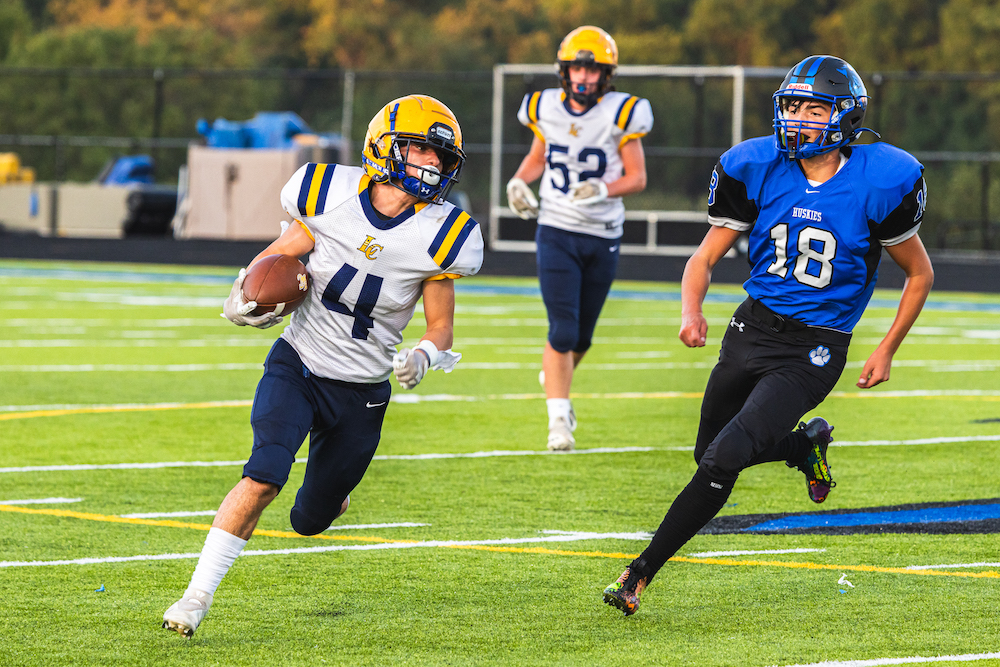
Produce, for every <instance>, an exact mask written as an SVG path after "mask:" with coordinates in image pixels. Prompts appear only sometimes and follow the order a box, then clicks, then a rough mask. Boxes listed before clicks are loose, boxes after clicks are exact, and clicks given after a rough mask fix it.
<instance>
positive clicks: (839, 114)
mask: <svg viewBox="0 0 1000 667" xmlns="http://www.w3.org/2000/svg"><path fill="white" fill-rule="evenodd" d="M773 98H774V135H773V136H768V137H760V138H757V139H750V140H748V141H744V142H743V143H741V144H738V145H737V146H735V147H733V148H731V149H730V150H728V151H726V153H725V154H724V155H723V156H722V157H721V158H720V160H719V163H718V164H717V165H716V167H715V171H714V172H713V173H712V179H711V183H710V186H709V196H708V214H709V222H711V223H712V227H711V228H710V229H709V231H708V233H707V234H706V236H705V239H704V241H703V242H702V244H701V246H700V247H699V248H698V250H697V251H696V252H695V254H694V255H693V256H692V257H691V259H690V260H689V261H688V263H687V266H686V267H685V269H684V278H683V281H682V284H681V298H682V313H681V328H680V339H681V341H682V342H683V343H684V344H685V345H687V346H688V347H701V346H703V345H705V336H706V333H707V331H708V325H707V323H706V321H705V316H704V315H703V314H702V303H703V302H704V299H705V295H706V293H707V291H708V286H709V282H710V280H711V274H712V268H713V267H714V266H715V265H716V263H717V262H718V261H719V259H720V258H722V256H723V255H725V254H726V252H727V251H728V250H729V249H730V248H732V247H733V244H734V243H736V240H737V239H738V238H739V236H740V234H742V233H744V232H749V235H750V246H749V259H750V265H751V270H750V279H749V280H747V282H746V283H744V288H745V289H746V291H747V293H748V294H749V298H748V299H747V300H746V301H744V302H743V304H742V305H740V306H739V308H737V309H736V313H735V314H734V315H733V317H732V320H730V322H729V326H727V327H726V331H725V335H724V336H723V339H722V352H721V354H720V356H719V362H718V364H717V365H716V366H715V368H714V370H713V371H712V374H711V376H710V377H709V380H708V386H707V387H706V389H705V396H704V400H703V402H702V407H701V423H700V424H699V427H698V439H697V441H696V443H695V452H694V458H695V462H696V463H697V465H698V469H697V471H696V472H695V474H694V477H693V479H692V480H691V482H690V483H689V484H688V485H687V486H686V487H685V488H684V489H683V490H682V491H681V492H680V494H679V495H678V496H677V498H676V500H674V502H673V504H672V505H671V506H670V509H669V511H668V512H667V515H666V517H665V518H664V519H663V522H662V523H661V524H660V527H659V528H658V529H657V531H656V534H655V535H653V539H652V541H651V542H650V544H649V546H648V547H646V550H645V551H643V552H642V554H641V555H640V556H639V557H638V558H636V559H635V560H633V561H632V563H631V564H630V565H629V566H628V567H627V568H625V572H624V573H623V574H622V576H621V577H620V578H619V579H618V581H617V582H615V583H613V584H611V585H610V586H608V587H607V589H605V591H604V601H605V602H606V603H608V604H610V605H613V606H615V607H617V608H618V609H621V610H622V611H623V612H625V615H626V616H627V615H630V614H633V613H635V611H636V609H637V608H638V606H639V596H640V594H641V593H642V591H643V589H644V588H645V587H646V586H648V585H649V582H650V581H651V580H652V579H653V577H654V576H656V573H657V572H658V571H659V570H660V568H661V567H663V565H664V563H666V561H667V559H668V558H670V557H671V556H672V555H674V553H676V552H677V550H678V549H680V548H681V546H683V545H684V544H685V543H686V542H687V541H688V540H689V539H691V537H692V536H694V534H695V533H697V532H698V531H699V530H700V529H701V528H702V527H703V526H704V525H705V524H707V523H708V522H709V521H710V520H711V519H712V517H714V516H715V515H716V513H718V511H719V510H720V509H722V507H723V505H725V503H726V500H727V499H728V498H729V494H730V492H731V491H732V489H733V485H734V484H735V483H736V479H737V477H738V476H739V474H740V472H741V471H742V470H744V469H745V468H747V467H749V466H752V465H757V464H759V463H766V462H768V461H785V462H786V465H788V466H789V467H792V468H798V469H799V470H800V471H802V472H803V473H805V477H806V488H807V491H808V493H809V498H810V499H811V500H812V501H813V502H816V503H821V502H823V501H824V500H825V499H826V497H827V494H828V493H829V492H830V489H831V488H832V487H833V486H834V482H833V479H832V476H831V473H830V467H829V464H828V463H827V459H826V451H827V446H828V445H829V443H830V441H831V440H832V439H833V438H832V437H831V432H832V431H833V427H832V426H830V425H829V424H828V423H827V422H826V420H824V419H823V418H822V417H814V418H812V419H810V420H809V421H808V422H807V423H799V427H798V429H797V430H795V431H793V430H792V429H793V428H794V427H795V424H796V423H798V422H799V420H800V419H801V418H802V417H803V415H805V414H806V413H808V412H809V411H811V410H813V409H814V408H815V407H816V406H817V405H819V404H820V403H821V402H822V401H823V399H825V398H826V396H827V394H829V393H830V391H831V390H832V389H833V387H834V385H835V384H836V383H837V380H838V378H839V377H840V374H841V372H842V371H843V370H844V364H845V362H846V361H847V348H848V344H849V343H850V340H851V331H852V329H853V328H854V325H855V324H857V322H858V320H859V319H860V318H861V315H862V313H863V312H864V310H865V307H866V306H867V305H868V301H869V299H870V298H871V295H872V290H873V289H874V288H875V282H876V279H877V271H878V264H879V260H880V259H881V255H882V249H883V248H884V249H885V250H886V252H888V253H889V256H890V257H891V258H892V259H893V261H895V262H896V264H898V265H899V266H900V267H901V268H902V269H903V271H904V272H905V273H906V283H905V285H904V287H903V292H902V296H901V299H900V303H899V307H898V310H897V312H896V317H895V319H894V321H893V323H892V325H891V326H890V327H889V331H888V332H887V334H886V335H885V337H884V338H883V339H882V341H881V342H880V343H879V345H878V346H877V347H876V348H875V351H874V352H873V353H872V354H871V356H869V357H868V360H867V361H866V362H865V364H864V366H863V368H862V369H861V376H860V378H859V379H858V381H857V386H858V387H861V388H862V389H867V388H870V387H874V386H875V385H877V384H880V383H882V382H885V381H886V380H888V379H889V369H890V366H891V364H892V357H893V355H894V354H895V353H896V350H897V349H898V348H899V346H900V344H901V343H902V342H903V338H904V337H905V336H906V333H907V331H909V329H910V327H911V326H912V325H913V323H914V321H916V319H917V315H919V313H920V310H921V309H922V308H923V304H924V301H925V300H926V298H927V294H928V293H929V292H930V289H931V284H932V283H933V281H934V271H933V269H932V267H931V262H930V259H929V258H928V257H927V252H926V251H925V250H924V246H923V244H922V243H921V241H920V237H919V236H917V229H918V228H919V227H920V221H921V219H922V217H923V214H924V207H925V205H926V203H927V190H926V186H925V184H924V179H923V175H922V173H923V166H922V165H921V164H920V163H919V162H917V161H916V160H915V159H914V158H913V157H912V156H911V155H910V154H908V153H906V152H904V151H902V150H900V149H898V148H895V147H894V146H890V145H889V144H885V143H874V144H870V145H856V146H851V145H850V144H851V142H853V141H854V140H855V139H857V138H858V136H859V135H860V134H861V133H862V132H863V131H866V130H867V128H863V127H862V125H861V124H862V122H863V121H864V117H865V109H866V108H867V106H868V94H867V92H866V90H865V85H864V83H863V82H862V80H861V77H859V76H858V74H857V72H855V71H854V68H852V67H851V66H850V65H849V64H848V63H846V62H845V61H843V60H841V59H840V58H835V57H832V56H812V57H809V58H806V59H805V60H803V61H802V62H800V63H799V64H797V65H796V66H795V67H793V68H792V69H791V70H790V71H789V72H788V74H787V75H786V76H785V79H784V81H783V82H782V84H781V87H780V88H779V89H778V91H777V92H775V93H774V96H773ZM867 131H869V132H870V131H871V130H867Z"/></svg>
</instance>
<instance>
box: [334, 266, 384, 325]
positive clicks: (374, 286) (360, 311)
mask: <svg viewBox="0 0 1000 667" xmlns="http://www.w3.org/2000/svg"><path fill="white" fill-rule="evenodd" d="M356 275H358V270H357V269H356V268H354V267H353V266H351V265H350V264H344V265H343V266H342V267H340V270H339V271H337V273H336V274H334V276H333V278H332V279H331V280H330V283H329V284H328V285H327V286H326V289H325V290H323V305H324V306H326V307H327V309H329V310H332V311H333V312H335V313H343V314H344V315H349V316H350V317H353V318H354V328H353V329H351V338H357V339H358V340H365V339H366V338H368V331H369V330H371V328H372V327H373V326H375V320H373V319H372V311H373V310H375V302H376V301H378V295H379V292H381V291H382V279H381V278H379V277H378V276H373V275H372V274H370V273H369V274H368V275H367V276H365V282H364V284H363V285H362V286H361V294H359V295H358V302H357V303H356V304H354V310H351V309H350V308H348V307H347V306H345V305H344V304H343V303H342V302H341V300H340V299H341V298H342V297H343V296H344V290H345V289H347V286H348V285H350V284H351V281H352V280H354V276H356Z"/></svg>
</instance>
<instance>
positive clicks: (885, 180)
mask: <svg viewBox="0 0 1000 667" xmlns="http://www.w3.org/2000/svg"><path fill="white" fill-rule="evenodd" d="M851 151H852V155H855V154H856V155H860V156H862V159H863V160H864V174H865V180H866V181H867V182H868V184H869V185H871V186H872V187H874V188H878V189H879V190H896V189H898V188H903V189H904V190H906V191H907V192H909V190H910V189H911V188H912V187H913V184H914V182H916V180H917V179H918V178H920V175H921V174H922V173H923V171H924V166H923V165H922V164H920V162H918V161H917V159H916V158H915V157H913V156H912V155H910V154H909V153H907V152H906V151H904V150H903V149H901V148H896V147H895V146H893V145H892V144H887V143H884V142H879V143H876V144H863V145H861V146H852V147H851Z"/></svg>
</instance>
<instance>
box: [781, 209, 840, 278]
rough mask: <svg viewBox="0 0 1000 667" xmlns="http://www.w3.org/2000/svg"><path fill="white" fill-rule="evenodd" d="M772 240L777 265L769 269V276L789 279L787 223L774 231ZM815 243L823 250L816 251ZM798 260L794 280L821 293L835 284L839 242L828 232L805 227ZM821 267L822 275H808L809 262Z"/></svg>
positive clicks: (798, 244)
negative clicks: (835, 263) (835, 264)
mask: <svg viewBox="0 0 1000 667" xmlns="http://www.w3.org/2000/svg"><path fill="white" fill-rule="evenodd" d="M771 240H772V241H774V262H773V263H772V264H771V266H769V267H767V272H768V273H771V274H773V275H776V276H778V277H779V278H784V277H785V276H786V275H788V266H787V263H788V223H785V222H782V223H780V224H777V225H775V226H774V227H772V228H771ZM813 242H815V243H816V245H817V246H820V247H821V249H820V250H816V249H815V248H814V246H813ZM796 245H797V247H798V250H799V257H798V259H796V260H795V268H794V269H793V270H792V276H793V277H794V278H795V279H796V280H797V281H799V282H800V283H802V284H803V285H808V286H809V287H815V288H817V289H821V288H823V287H826V286H827V285H829V284H830V282H831V281H832V280H833V258H834V257H835V256H836V254H837V239H836V237H835V236H834V235H833V234H832V233H830V232H829V231H827V230H825V229H817V228H816V227H806V228H805V229H803V230H802V231H801V232H799V239H798V242H797V243H796ZM810 260H812V261H814V262H816V263H817V264H819V275H813V274H811V273H807V271H806V270H807V269H808V268H809V261H810Z"/></svg>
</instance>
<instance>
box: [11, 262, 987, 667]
mask: <svg viewBox="0 0 1000 667" xmlns="http://www.w3.org/2000/svg"><path fill="white" fill-rule="evenodd" d="M233 274H234V271H233V270H232V269H218V268H198V269H191V268H177V267H162V266H156V267H154V266H129V265H110V264H105V265H101V264H82V263H80V264H77V263H72V264H71V263H62V264H55V263H42V262H9V261H8V262H0V290H2V293H3V295H4V299H3V305H4V311H5V314H4V318H3V321H2V323H0V561H2V562H0V596H2V600H3V605H2V611H0V637H2V638H3V639H2V647H3V648H2V652H0V664H2V665H70V664H72V665H108V664H114V665H181V664H184V665H321V664H329V665H395V664H405V665H445V664H447V665H487V664H489V665H492V664H503V665H624V666H628V667H634V666H637V665H753V666H757V665H760V666H765V665H793V664H814V663H824V664H826V663H827V662H835V661H851V660H855V661H872V662H858V663H849V664H852V665H853V664H857V665H869V664H870V665H876V664H908V663H905V662H904V663H901V662H896V661H892V659H899V658H913V657H915V656H925V657H929V656H955V659H954V660H950V661H942V662H939V663H937V664H960V663H959V662H958V657H959V656H964V657H963V658H962V660H963V662H961V664H967V663H966V662H965V661H969V660H972V659H975V661H974V662H972V663H971V664H975V665H994V666H996V665H1000V659H996V657H994V658H993V659H989V658H988V654H991V653H994V654H995V655H1000V654H997V653H996V652H1000V612H998V603H1000V549H998V546H1000V539H998V536H997V535H996V534H926V533H925V534H913V533H909V534H899V533H884V534H846V535H817V534H796V535H759V534H752V533H741V534H729V535H698V536H696V537H695V538H694V539H693V540H692V541H691V542H690V543H689V544H688V545H687V546H686V547H685V548H684V549H682V551H681V552H680V553H679V554H678V556H679V558H678V559H676V560H677V562H671V563H668V564H667V566H666V567H665V568H664V569H663V570H662V571H661V573H660V575H659V576H658V578H657V579H656V581H655V582H654V583H653V585H652V586H651V587H650V588H649V589H648V590H647V591H646V593H645V594H644V595H643V599H642V607H641V609H640V610H639V612H638V613H637V614H636V615H635V616H633V617H630V618H623V617H622V615H621V613H620V612H617V611H616V610H614V609H612V608H610V607H607V606H605V605H604V604H603V603H602V601H601V592H602V590H603V589H604V587H605V586H606V585H607V584H609V583H611V582H612V581H614V580H615V579H616V578H617V577H618V575H619V574H620V573H621V570H622V569H623V568H624V566H625V565H626V564H627V562H628V559H629V558H631V557H632V556H633V555H635V554H638V553H639V552H640V551H641V550H642V548H643V547H644V546H645V544H646V543H647V540H648V536H647V535H645V533H648V532H651V531H653V530H655V528H656V527H657V525H659V522H660V520H661V519H662V518H663V514H664V513H665V511H666V509H667V507H668V505H669V503H670V502H671V501H672V500H673V498H674V496H675V495H676V494H677V493H678V492H679V491H680V489H681V488H683V486H684V485H685V484H686V483H687V481H688V480H689V479H690V477H691V475H692V473H693V472H694V468H695V467H694V462H693V459H692V456H691V451H690V450H691V448H692V445H693V442H694V437H695V432H696V429H697V420H698V411H699V406H700V392H701V391H702V390H703V389H704V386H705V382H706V379H707V377H708V374H709V371H710V370H711V367H712V364H713V362H714V360H715V358H716V357H717V354H718V346H719V339H720V336H721V334H722V333H723V331H724V328H725V326H726V324H727V323H728V322H729V319H730V314H731V313H732V311H733V309H734V308H735V306H736V304H737V303H738V302H739V301H740V300H741V299H742V294H743V293H742V290H740V289H739V288H738V287H723V286H715V287H713V288H712V290H711V292H710V301H709V302H708V303H707V304H706V314H707V315H708V318H709V325H710V330H709V341H708V344H707V346H706V347H705V348H701V349H687V348H684V347H683V346H682V345H681V344H680V342H679V341H678V340H677V337H676V334H677V329H678V324H679V318H680V304H679V301H678V293H679V286H678V285H676V284H649V283H625V282H619V283H616V286H615V289H616V292H615V294H614V295H613V297H612V298H611V299H610V300H609V302H608V304H607V306H606V308H605V311H604V314H603V317H602V320H601V322H600V323H599V325H598V329H597V333H596V340H595V346H594V348H593V349H592V351H591V353H590V354H589V355H588V357H587V359H586V361H585V362H584V364H583V365H582V366H581V367H580V369H579V372H578V375H577V379H576V382H575V385H574V391H575V398H574V406H575V408H576V412H577V415H578V416H579V421H580V426H579V428H578V430H577V432H576V437H577V448H578V451H577V452H575V453H573V454H554V455H553V454H547V453H545V452H544V449H545V439H546V433H547V432H546V416H545V404H544V401H543V396H542V394H541V390H540V388H539V386H538V383H537V374H538V370H539V369H540V360H541V350H542V346H543V344H544V337H545V331H546V323H545V312H544V308H543V306H542V303H541V299H540V297H539V296H538V294H537V290H536V289H535V287H536V283H535V282H534V281H531V280H522V279H485V278H472V279H466V280H462V281H460V283H459V285H458V290H459V291H458V312H457V315H456V337H455V338H456V343H455V349H456V350H457V351H460V352H462V353H463V355H464V357H463V360H462V362H461V363H460V364H459V366H458V368H457V369H456V370H455V372H454V373H451V374H448V375H445V374H443V373H440V372H435V373H431V374H430V375H429V376H428V377H427V378H426V379H425V381H424V382H423V383H422V384H421V385H420V386H419V387H417V389H416V390H414V391H412V392H404V391H402V390H399V389H398V387H397V388H396V390H395V392H394V396H393V401H394V403H393V404H392V405H391V406H390V408H389V412H388V415H387V418H386V423H385V428H384V430H383V437H382V443H381V445H380V448H379V452H378V454H379V456H378V457H377V460H376V461H374V462H373V464H372V466H371V468H370V469H369V471H368V474H367V476H366V477H365V479H364V481H363V482H362V483H361V485H360V486H359V487H358V488H357V489H355V491H354V492H353V493H352V495H351V498H352V504H351V508H350V511H349V512H348V513H347V514H345V515H344V516H343V517H342V518H341V519H339V520H338V522H337V523H336V524H335V527H337V526H338V524H339V525H346V526H361V527H356V528H350V527H348V528H344V529H340V530H330V531H327V532H326V533H324V534H323V535H321V536H318V537H315V538H305V537H298V536H295V535H294V533H291V526H290V523H289V519H288V510H289V508H290V507H291V505H292V502H293V499H294V493H295V490H296V489H297V488H298V484H299V482H300V481H301V477H302V474H303V471H304V468H305V466H304V464H303V463H297V464H296V465H295V466H294V468H293V472H292V478H291V480H290V481H289V486H288V487H287V488H286V490H285V492H284V493H282V494H281V495H280V496H279V497H278V499H277V500H276V501H275V502H274V503H273V504H272V506H271V507H269V508H268V510H267V511H265V513H264V515H263V518H262V519H261V522H260V525H259V528H260V529H263V530H266V531H268V532H269V533H270V534H269V535H266V536H265V535H259V536H256V537H254V538H253V539H252V540H251V541H250V543H249V544H248V546H247V552H245V553H244V555H243V556H241V557H240V558H239V559H238V560H237V562H236V564H235V565H234V567H233V569H232V570H231V571H230V573H229V576H228V577H227V578H226V579H225V581H224V582H223V584H222V586H221V587H220V588H219V591H218V592H217V594H216V597H215V603H214V605H213V607H212V610H211V612H210V614H209V615H208V617H207V618H206V620H205V622H204V623H203V624H202V626H201V628H200V629H199V630H198V632H197V634H196V635H195V637H194V638H193V639H191V640H184V639H182V638H181V637H179V636H178V635H177V634H175V633H169V632H166V631H163V630H161V629H160V628H159V624H160V620H161V616H162V614H163V611H164V610H165V609H166V607H167V606H169V605H170V604H171V603H172V602H174V601H175V600H176V599H177V598H178V597H179V595H180V593H181V592H183V590H184V588H185V586H186V584H187V581H188V578H189V576H190V574H191V571H192V570H193V568H194V565H195V560H194V558H195V557H196V554H197V553H198V552H199V551H200V549H201V545H202V542H203V540H204V537H205V530H206V529H207V526H208V525H209V524H210V523H211V520H212V517H211V515H210V513H211V511H213V510H215V509H216V508H217V507H218V505H219V502H220V501H221V499H222V497H223V496H224V495H225V493H226V492H227V491H228V490H229V489H230V488H231V487H232V486H233V485H234V484H235V483H236V482H237V481H238V480H239V477H240V471H241V468H240V465H241V462H242V461H245V459H246V457H247V456H248V455H249V450H250V442H251V431H250V424H249V414H250V407H249V406H250V399H251V398H252V396H253V391H254V387H255V384H256V382H257V380H258V378H259V377H260V374H261V362H262V361H263V358H264V356H265V354H266V352H267V349H268V346H269V345H270V343H271V341H273V339H274V338H276V337H277V335H278V334H279V333H280V329H281V327H280V326H279V327H275V328H273V329H270V330H266V331H257V330H254V329H251V328H249V327H246V328H237V327H234V326H232V325H231V324H229V323H228V322H226V321H224V320H223V319H222V318H220V317H219V312H220V310H221V301H222V299H223V298H224V297H225V296H226V295H227V294H228V292H229V285H230V282H231V279H232V276H233ZM897 297H898V294H897V293H894V292H889V291H877V292H876V295H875V299H874V301H873V305H872V307H870V308H869V310H868V313H867V315H866V316H865V318H864V319H863V320H862V321H861V323H860V324H859V326H858V328H857V329H856V332H855V338H854V344H853V347H852V354H851V362H850V363H849V365H848V369H847V371H845V373H844V376H843V378H842V379H841V382H840V384H839V385H838V387H837V390H836V392H835V393H834V394H833V395H832V396H831V397H830V398H828V399H827V401H826V402H825V403H824V404H823V405H822V406H821V407H820V408H819V410H818V411H817V414H820V415H822V416H824V417H826V418H827V419H828V420H829V421H830V422H831V423H833V424H834V425H835V426H836V432H835V438H836V442H834V445H835V446H834V447H832V448H831V450H830V463H831V466H832V468H833V472H834V477H835V479H836V480H837V482H838V486H837V488H836V489H835V490H834V491H833V492H832V493H831V495H830V498H829V500H828V501H827V502H826V503H824V504H823V505H822V507H821V508H820V507H818V506H816V505H813V504H812V503H810V502H809V500H808V498H807V495H806V490H805V484H804V482H803V476H802V475H801V473H798V472H796V471H793V470H789V469H787V468H786V467H785V466H783V465H780V464H768V465H765V466H759V467H757V468H752V469H750V470H748V471H746V472H745V473H744V474H743V475H742V476H741V478H740V481H739V482H738V484H737V485H736V489H735V491H734V492H733V494H732V496H731V498H730V503H729V505H727V507H726V508H725V509H724V510H723V514H724V515H747V514H759V513H788V512H811V511H816V510H818V509H823V510H839V509H851V508H870V507H876V506H887V505H899V504H906V503H931V502H950V501H956V502H957V501H965V500H983V499H994V498H997V497H1000V484H998V481H997V473H996V471H997V470H998V469H1000V446H998V445H1000V374H998V372H997V370H998V366H1000V297H998V296H995V295H991V296H982V295H974V294H949V293H937V292H936V293H933V294H932V297H931V303H930V304H929V306H928V308H927V309H925V311H924V314H923V315H922V316H921V319H920V320H919V321H918V323H917V326H916V328H915V329H914V331H913V332H912V333H911V335H910V337H909V338H908V339H907V342H906V343H905V344H904V346H903V348H902V349H901V350H900V352H899V354H898V355H897V358H896V364H895V365H894V367H893V376H892V380H891V381H890V382H889V383H887V384H884V385H881V386H879V387H877V388H875V389H874V390H869V391H866V392H861V391H860V390H858V389H857V388H856V387H855V386H854V382H855V381H856V379H857V374H858V371H859V369H860V366H861V364H862V363H863V361H864V359H865V357H866V356H867V355H868V354H869V353H870V352H871V350H872V349H873V348H874V346H875V344H876V343H877V342H878V340H879V339H880V337H881V335H882V334H883V333H884V332H885V331H886V330H887V328H888V326H889V324H890V322H891V320H892V316H893V314H894V299H895V298H897ZM421 331H422V316H421V315H420V314H419V313H418V314H417V315H416V317H415V318H414V322H413V324H412V326H411V327H410V328H409V329H407V331H406V340H407V342H408V343H410V344H412V343H414V342H416V340H417V339H418V338H419V336H420V333H421ZM598 448H602V449H605V448H606V450H607V451H598V452H593V451H591V452H588V451H587V450H593V449H598ZM306 454H307V451H306V448H305V447H304V448H303V449H302V450H301V451H300V452H299V455H300V457H305V456H306ZM463 454H464V455H468V454H476V455H475V456H461V455H463ZM192 462H201V463H202V464H201V465H194V464H193V463H192ZM163 464H171V465H163ZM39 500H42V501H46V502H31V503H28V502H24V501H39ZM15 501H17V502H15ZM177 513H181V514H177ZM123 515H129V516H123ZM377 524H406V525H388V526H386V525H382V526H379V525H377ZM304 550H308V551H305V552H304ZM787 550H799V551H797V552H788V551H787ZM289 551H291V553H289ZM729 551H749V552H760V553H749V554H737V555H725V554H717V553H716V552H729ZM774 551H786V552H785V553H773V552H774ZM768 552H771V553H768ZM693 554H694V555H693ZM713 554H715V555H713ZM85 559H89V560H85ZM911 566H936V567H933V568H930V569H907V568H910V567H911ZM848 581H849V582H850V584H852V585H848V583H846V582H848ZM910 662H913V661H912V660H911V661H910ZM836 664H841V663H839V662H837V663H836Z"/></svg>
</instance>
